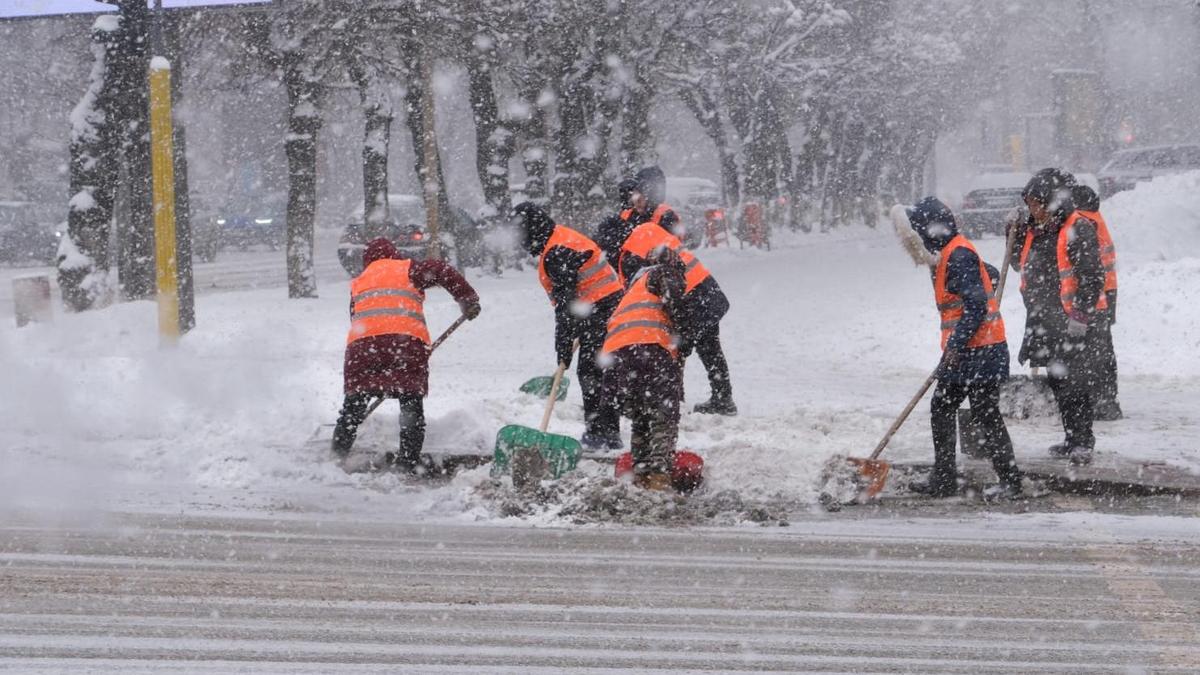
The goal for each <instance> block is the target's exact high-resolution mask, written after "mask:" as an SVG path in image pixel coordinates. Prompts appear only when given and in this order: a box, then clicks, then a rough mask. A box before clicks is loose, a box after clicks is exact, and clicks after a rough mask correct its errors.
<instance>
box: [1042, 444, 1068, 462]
mask: <svg viewBox="0 0 1200 675" xmlns="http://www.w3.org/2000/svg"><path fill="white" fill-rule="evenodd" d="M1046 452H1048V453H1050V456H1051V457H1060V458H1065V457H1067V456H1068V455H1070V454H1071V446H1070V445H1068V444H1067V443H1066V442H1063V443H1055V444H1054V445H1052V446H1050V447H1048V448H1046Z"/></svg>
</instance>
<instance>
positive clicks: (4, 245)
mask: <svg viewBox="0 0 1200 675" xmlns="http://www.w3.org/2000/svg"><path fill="white" fill-rule="evenodd" d="M53 222H54V221H53V219H52V218H51V215H50V214H48V213H47V211H46V209H44V208H41V207H39V206H38V205H37V204H35V203H33V202H26V201H0V262H4V263H11V264H24V265H52V264H54V259H55V257H56V256H57V255H58V242H59V239H61V238H62V232H61V230H60V229H59V228H57V227H55V225H54V224H53Z"/></svg>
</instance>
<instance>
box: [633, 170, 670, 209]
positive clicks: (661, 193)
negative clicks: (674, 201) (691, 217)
mask: <svg viewBox="0 0 1200 675" xmlns="http://www.w3.org/2000/svg"><path fill="white" fill-rule="evenodd" d="M633 180H634V182H635V183H636V189H637V191H638V192H641V193H642V194H644V195H646V200H647V201H649V202H650V203H651V204H661V203H663V202H665V201H666V200H667V175H666V174H665V173H663V170H662V169H660V168H658V167H657V166H648V167H646V168H644V169H642V170H641V171H638V172H637V175H636V176H634V177H633Z"/></svg>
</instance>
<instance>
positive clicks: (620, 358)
mask: <svg viewBox="0 0 1200 675" xmlns="http://www.w3.org/2000/svg"><path fill="white" fill-rule="evenodd" d="M682 375H683V371H682V370H681V369H680V368H679V363H678V362H677V361H676V360H675V358H674V357H673V356H671V354H670V353H669V352H668V351H667V350H665V349H663V348H662V347H659V346H657V345H633V346H629V347H622V348H621V349H618V350H617V351H616V352H615V353H614V354H613V361H612V363H611V364H610V365H609V367H608V370H607V371H605V374H604V388H605V398H604V405H605V406H608V407H610V408H611V410H612V411H613V413H614V414H617V415H625V416H626V417H628V418H629V419H630V421H631V422H632V423H633V435H632V437H631V438H630V443H629V449H630V451H631V453H632V455H633V462H634V472H635V473H638V474H645V473H658V472H662V473H666V472H669V471H670V470H671V465H672V463H673V461H674V458H675V443H676V442H677V441H678V438H679V400H680V398H681V397H682V393H683V378H682Z"/></svg>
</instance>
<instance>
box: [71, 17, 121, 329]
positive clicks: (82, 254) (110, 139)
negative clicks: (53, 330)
mask: <svg viewBox="0 0 1200 675" xmlns="http://www.w3.org/2000/svg"><path fill="white" fill-rule="evenodd" d="M114 19H116V20H118V21H119V19H118V18H117V17H111V16H104V17H101V18H100V19H98V20H97V21H96V24H95V26H94V27H93V29H92V54H93V57H94V61H93V63H92V71H91V74H90V75H89V78H88V88H87V91H86V92H85V93H84V95H83V98H82V99H81V100H80V102H79V104H78V105H77V106H75V110H74V111H73V112H72V114H71V120H72V128H71V143H70V153H71V164H70V172H71V176H70V183H71V197H70V201H69V203H68V212H67V234H66V237H65V238H64V239H63V241H62V244H61V246H60V247H59V253H58V258H57V264H58V285H59V288H61V289H62V297H63V303H64V304H65V305H66V306H67V307H68V308H69V309H71V310H74V311H82V310H85V309H89V308H91V307H92V306H93V304H94V303H95V302H96V300H98V299H100V298H101V297H102V296H104V295H106V294H107V279H108V270H109V238H110V235H111V225H112V216H113V200H114V198H115V196H116V185H117V167H118V165H117V157H116V145H117V128H116V127H117V121H116V112H115V101H114V100H113V96H114V94H115V92H114V91H113V83H112V79H111V77H110V75H109V68H110V65H111V64H110V55H111V54H112V52H113V51H114V50H115V49H116V48H117V46H116V43H117V41H118V40H119V39H120V35H119V31H118V29H117V24H116V22H115V21H114Z"/></svg>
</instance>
